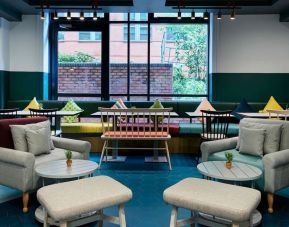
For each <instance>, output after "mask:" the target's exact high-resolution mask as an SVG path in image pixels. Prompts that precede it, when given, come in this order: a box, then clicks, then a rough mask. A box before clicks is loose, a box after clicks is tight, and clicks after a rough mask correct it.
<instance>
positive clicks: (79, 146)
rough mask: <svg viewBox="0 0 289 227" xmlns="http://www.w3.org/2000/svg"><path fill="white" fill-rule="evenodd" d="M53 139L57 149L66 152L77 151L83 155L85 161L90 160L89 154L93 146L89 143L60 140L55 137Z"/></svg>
mask: <svg viewBox="0 0 289 227" xmlns="http://www.w3.org/2000/svg"><path fill="white" fill-rule="evenodd" d="M51 138H52V141H53V144H54V146H55V147H57V148H61V149H65V150H71V151H76V152H79V153H82V154H83V156H84V159H88V158H89V152H90V149H91V144H90V143H89V142H87V141H82V140H73V139H67V138H59V137H54V136H52V137H51Z"/></svg>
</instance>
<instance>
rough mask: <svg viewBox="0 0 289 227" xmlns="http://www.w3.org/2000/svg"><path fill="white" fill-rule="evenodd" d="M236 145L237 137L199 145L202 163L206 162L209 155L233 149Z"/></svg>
mask: <svg viewBox="0 0 289 227" xmlns="http://www.w3.org/2000/svg"><path fill="white" fill-rule="evenodd" d="M237 143H238V137H233V138H228V139H223V140H215V141H208V142H203V143H202V144H201V152H202V162H205V161H207V160H208V157H209V155H210V154H212V153H215V152H219V151H224V150H229V149H233V148H235V147H236V146H237Z"/></svg>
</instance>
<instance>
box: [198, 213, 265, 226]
mask: <svg viewBox="0 0 289 227" xmlns="http://www.w3.org/2000/svg"><path fill="white" fill-rule="evenodd" d="M199 215H200V216H201V217H202V218H204V219H207V220H209V221H213V222H217V223H219V224H224V225H230V224H232V221H230V220H227V219H224V218H219V217H214V216H212V215H210V214H205V213H199ZM261 221H262V214H261V213H260V212H259V211H258V210H255V211H254V212H253V226H257V225H259V224H260V223H261Z"/></svg>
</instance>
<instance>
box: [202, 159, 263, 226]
mask: <svg viewBox="0 0 289 227" xmlns="http://www.w3.org/2000/svg"><path fill="white" fill-rule="evenodd" d="M225 165H226V162H225V161H208V162H202V163H200V164H198V166H197V169H198V171H199V172H200V173H201V174H202V175H203V176H205V177H207V178H208V179H212V180H222V181H227V182H228V181H229V182H232V183H233V184H235V185H239V184H241V183H242V182H251V187H252V188H254V187H255V181H256V180H257V179H259V178H260V177H261V176H262V171H261V170H260V169H259V168H257V167H255V166H252V165H248V164H245V163H241V162H233V163H232V168H231V169H227V168H226V166H225ZM202 216H203V217H206V218H208V219H210V220H212V219H213V220H214V221H218V222H221V223H224V224H226V223H227V224H228V221H227V220H224V219H218V218H217V217H212V216H210V215H207V214H202ZM261 220H262V215H261V213H260V212H259V211H258V210H255V211H254V214H253V226H257V225H259V224H260V223H261Z"/></svg>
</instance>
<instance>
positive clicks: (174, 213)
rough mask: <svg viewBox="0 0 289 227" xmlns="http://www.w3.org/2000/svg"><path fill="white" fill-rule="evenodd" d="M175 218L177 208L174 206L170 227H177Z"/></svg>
mask: <svg viewBox="0 0 289 227" xmlns="http://www.w3.org/2000/svg"><path fill="white" fill-rule="evenodd" d="M177 216H178V208H177V207H176V206H173V208H172V212H171V222H170V227H177Z"/></svg>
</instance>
